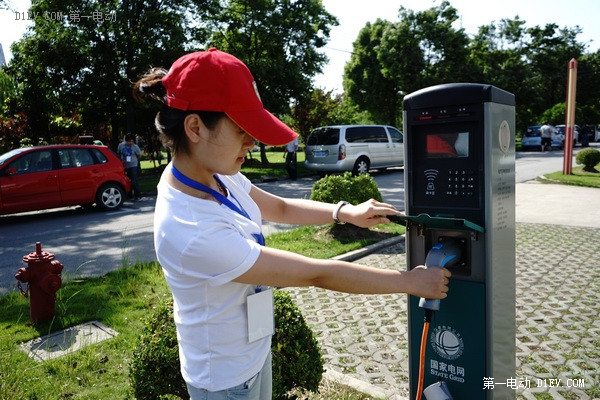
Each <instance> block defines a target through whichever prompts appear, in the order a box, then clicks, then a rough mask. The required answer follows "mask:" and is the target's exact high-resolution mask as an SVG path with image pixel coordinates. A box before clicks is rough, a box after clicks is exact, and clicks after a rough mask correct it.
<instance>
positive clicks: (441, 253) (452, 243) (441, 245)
mask: <svg viewBox="0 0 600 400" xmlns="http://www.w3.org/2000/svg"><path fill="white" fill-rule="evenodd" d="M460 256H461V250H460V246H459V245H458V243H457V242H456V240H454V239H452V238H449V237H441V238H440V239H439V242H438V243H436V244H435V245H434V246H433V247H432V248H431V250H429V252H428V253H427V257H425V266H426V267H427V268H429V267H442V268H446V267H451V266H453V265H455V264H456V263H457V262H458V261H459V260H460ZM419 307H422V308H423V309H425V318H424V321H423V332H422V334H421V347H420V350H419V377H418V385H417V394H416V400H421V396H422V394H423V384H424V380H425V355H426V349H427V335H428V333H429V324H430V323H431V318H432V317H433V313H434V312H435V311H437V310H439V309H440V300H439V299H426V298H423V297H422V298H421V299H420V300H419Z"/></svg>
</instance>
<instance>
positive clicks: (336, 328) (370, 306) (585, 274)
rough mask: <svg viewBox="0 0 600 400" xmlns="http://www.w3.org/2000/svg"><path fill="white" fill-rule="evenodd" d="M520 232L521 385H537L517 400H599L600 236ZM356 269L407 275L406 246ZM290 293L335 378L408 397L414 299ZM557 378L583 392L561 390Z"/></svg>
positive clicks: (538, 228) (544, 228)
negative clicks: (554, 382) (409, 333)
mask: <svg viewBox="0 0 600 400" xmlns="http://www.w3.org/2000/svg"><path fill="white" fill-rule="evenodd" d="M590 206H591V205H590ZM516 229H517V231H516V243H517V247H516V260H517V262H516V279H517V282H516V325H517V333H516V352H517V376H516V377H515V378H516V379H519V380H520V381H522V382H523V384H524V385H527V382H529V386H530V387H528V388H520V389H516V392H517V398H518V399H600V318H599V317H598V315H599V314H600V229H597V228H582V227H570V226H558V225H545V224H532V223H517V225H516ZM357 262H359V263H362V264H365V265H371V266H377V267H379V268H388V269H406V258H405V254H404V242H403V241H401V242H400V243H397V244H394V245H392V246H389V247H386V248H382V249H379V250H377V251H375V252H374V253H372V254H370V255H367V256H365V257H363V258H361V259H359V260H358V261H357ZM287 290H288V291H289V292H290V293H291V294H292V295H293V297H294V298H295V300H296V302H297V304H298V306H299V307H300V309H301V310H302V311H303V314H304V317H305V319H306V321H307V323H308V324H309V325H310V326H311V327H312V328H313V330H314V332H315V334H316V335H317V339H318V341H319V343H320V345H321V349H322V352H323V357H324V359H325V361H326V366H325V367H326V369H328V370H330V371H331V373H332V374H333V376H335V377H338V378H339V377H340V376H341V377H347V378H348V379H350V380H351V381H353V382H355V383H356V382H358V383H360V385H359V389H360V390H362V391H366V392H368V393H370V394H371V395H372V396H374V397H378V398H389V399H407V398H408V347H407V323H406V321H407V312H406V296H405V295H385V296H374V295H369V296H366V295H352V294H344V293H337V292H331V291H326V290H322V289H317V288H296V289H287ZM550 379H561V383H562V385H566V384H567V382H570V383H571V384H581V386H583V387H578V388H577V387H566V386H563V387H559V388H552V387H549V385H550V381H549V380H550ZM538 380H540V381H539V382H546V386H544V385H542V386H540V385H539V384H538ZM567 380H571V381H567Z"/></svg>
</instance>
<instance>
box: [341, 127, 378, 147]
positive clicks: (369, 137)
mask: <svg viewBox="0 0 600 400" xmlns="http://www.w3.org/2000/svg"><path fill="white" fill-rule="evenodd" d="M346 141H347V142H348V143H387V142H388V138H387V135H386V134H385V128H384V127H383V126H355V127H350V128H347V129H346Z"/></svg>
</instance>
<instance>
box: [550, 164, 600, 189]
mask: <svg viewBox="0 0 600 400" xmlns="http://www.w3.org/2000/svg"><path fill="white" fill-rule="evenodd" d="M582 168H583V167H574V168H573V169H572V171H571V172H572V173H571V175H564V174H563V173H562V171H557V172H553V173H551V174H546V175H545V177H546V179H547V180H543V181H544V182H548V183H562V184H565V185H575V186H586V187H595V188H600V172H586V171H582ZM596 170H598V171H600V164H598V165H596Z"/></svg>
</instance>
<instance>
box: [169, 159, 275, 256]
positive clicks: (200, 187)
mask: <svg viewBox="0 0 600 400" xmlns="http://www.w3.org/2000/svg"><path fill="white" fill-rule="evenodd" d="M171 172H172V173H173V176H174V177H175V178H176V179H177V180H178V181H179V182H181V183H183V184H184V185H186V186H189V187H191V188H192V189H196V190H200V191H201V192H205V193H208V194H210V195H211V196H213V197H214V198H215V199H217V200H218V201H219V202H220V203H222V204H225V205H226V206H227V207H229V209H231V210H233V211H235V212H236V213H238V214H240V215H242V216H244V217H245V218H246V219H249V220H251V221H252V219H251V218H250V216H249V215H248V213H247V212H246V210H244V207H242V204H241V203H240V202H239V200H238V199H236V198H235V196H234V195H233V193H231V192H229V193H231V197H233V199H234V200H235V201H236V202H237V203H238V204H239V205H240V206H239V207H238V206H236V205H235V204H234V203H233V202H232V201H231V200H229V199H228V198H227V197H225V196H223V195H222V194H221V193H219V192H217V191H216V190H213V189H211V188H209V187H208V186H206V185H204V184H202V183H200V182H198V181H195V180H193V179H191V178H188V177H187V176H185V175H184V174H182V173H181V172H179V170H178V169H177V168H175V165H173V164H171ZM213 176H214V177H215V179H216V180H217V181H218V182H219V184H220V185H221V186H222V187H223V188H225V190H227V187H226V186H225V184H224V183H223V182H222V181H221V180H220V179H219V177H218V176H217V175H213ZM252 236H253V237H254V239H255V240H256V242H257V243H258V244H260V245H261V246H264V245H265V237H264V236H263V234H262V232H261V233H253V234H252Z"/></svg>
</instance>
